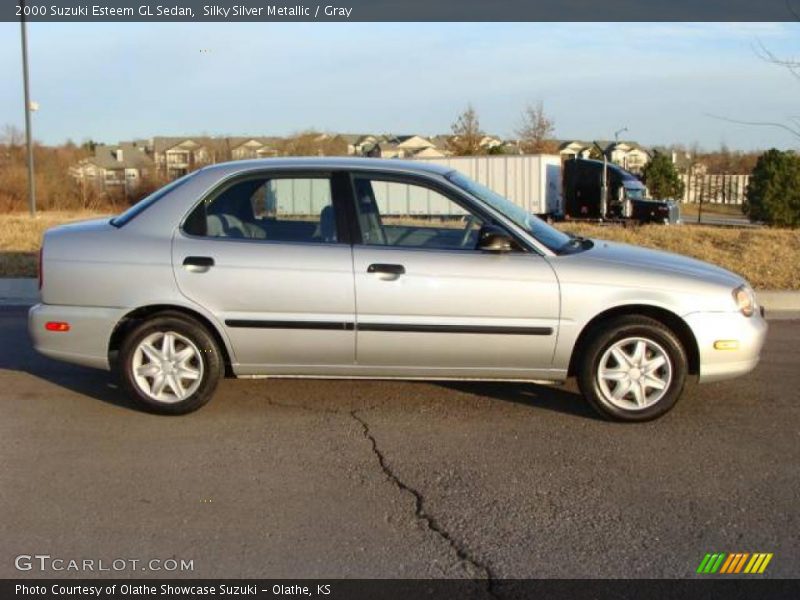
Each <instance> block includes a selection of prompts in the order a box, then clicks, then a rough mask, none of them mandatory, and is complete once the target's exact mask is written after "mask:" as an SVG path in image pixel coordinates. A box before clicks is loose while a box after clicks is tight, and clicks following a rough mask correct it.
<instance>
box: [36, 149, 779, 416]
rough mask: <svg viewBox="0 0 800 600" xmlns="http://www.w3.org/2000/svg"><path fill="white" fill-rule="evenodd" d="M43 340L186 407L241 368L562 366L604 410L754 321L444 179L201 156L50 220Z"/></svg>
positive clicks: (358, 371)
mask: <svg viewBox="0 0 800 600" xmlns="http://www.w3.org/2000/svg"><path fill="white" fill-rule="evenodd" d="M40 265H41V267H40V268H41V273H40V277H41V294H42V302H41V304H38V305H36V306H34V307H33V308H32V309H31V311H30V315H29V330H30V335H31V337H32V339H33V342H34V345H35V347H36V349H37V350H39V351H40V352H42V353H43V354H46V355H47V356H50V357H53V358H57V359H61V360H65V361H70V362H74V363H78V364H81V365H88V366H90V367H99V368H103V369H114V370H117V371H118V372H119V374H120V376H121V379H122V381H123V383H124V386H125V388H126V389H127V390H128V392H129V393H130V394H131V395H132V396H133V397H134V398H136V399H137V400H139V401H140V402H141V403H142V404H143V405H144V406H145V407H147V408H150V409H153V410H156V411H159V412H164V413H173V414H175V413H186V412H189V411H192V410H195V409H197V408H199V407H200V406H202V405H203V404H205V403H206V402H207V401H208V400H209V399H210V398H211V396H212V394H213V392H214V389H215V388H216V386H217V383H218V381H219V379H220V378H221V377H223V376H224V375H225V374H229V375H233V376H238V377H255V376H267V377H321V378H338V377H342V378H401V379H491V380H509V381H548V382H560V381H563V380H565V379H566V378H568V377H570V376H572V375H574V376H576V377H577V380H578V383H579V386H580V389H581V391H582V393H583V394H584V396H585V397H586V399H587V400H588V401H589V402H590V403H591V404H592V406H594V407H595V408H596V409H597V410H598V411H600V413H602V414H603V415H605V416H607V417H611V418H616V419H621V420H629V421H642V420H646V419H652V418H654V417H657V416H659V415H662V414H663V413H665V412H666V411H667V410H669V409H670V408H671V407H672V406H673V405H674V404H675V402H676V401H677V400H678V397H679V396H680V395H681V393H682V391H683V388H684V383H685V381H686V379H687V378H688V377H689V376H697V378H698V379H699V381H700V382H706V381H717V380H720V379H726V378H730V377H735V376H737V375H742V374H744V373H747V372H748V371H750V370H751V369H753V368H754V367H755V365H756V363H757V362H758V358H759V352H760V350H761V346H762V344H763V342H764V337H765V334H766V329H767V325H766V322H765V320H764V318H763V311H761V310H760V309H759V307H758V306H757V304H756V299H755V296H754V294H753V291H752V289H751V288H750V287H749V286H748V284H747V283H746V282H745V281H744V280H743V279H742V278H740V277H739V276H737V275H735V274H733V273H731V272H729V271H725V270H723V269H721V268H718V267H715V266H713V265H710V264H706V263H703V262H700V261H697V260H692V259H689V258H685V257H682V256H677V255H673V254H667V253H664V252H658V251H653V250H645V249H642V248H637V247H633V246H626V245H622V244H615V243H610V242H605V241H602V240H589V239H583V238H578V237H572V236H569V235H567V234H564V233H562V232H560V231H558V230H556V229H553V228H552V227H550V226H549V225H547V224H545V223H544V222H542V221H541V220H539V219H537V218H536V217H534V216H532V215H530V214H528V213H527V212H526V211H525V210H524V209H522V208H520V207H519V206H517V205H515V204H513V203H512V202H510V201H508V200H506V199H504V198H502V197H501V196H499V195H498V194H496V193H494V192H492V191H491V190H489V189H487V188H485V187H483V186H481V185H479V184H477V183H475V182H473V181H471V180H469V179H468V178H466V177H464V176H463V175H461V174H459V173H458V172H456V171H453V170H450V169H447V168H444V167H440V166H433V165H430V164H426V163H411V162H401V161H381V160H375V159H323V158H314V159H290V158H287V159H267V160H259V161H240V162H234V163H227V164H219V165H214V166H210V167H206V168H204V169H201V170H199V171H196V172H194V173H191V174H189V175H186V176H185V177H183V178H181V179H178V180H177V181H174V182H173V183H171V184H169V185H167V186H166V187H164V188H162V189H161V190H159V191H157V192H155V193H154V194H152V195H151V196H149V197H147V198H145V199H144V200H142V201H141V202H139V203H138V204H136V205H135V206H133V207H132V208H130V209H128V210H127V211H126V212H124V213H122V214H121V215H119V216H117V217H115V218H113V219H111V220H108V219H98V220H93V221H87V222H83V223H76V224H69V225H62V226H60V227H56V228H54V229H51V230H49V231H48V232H47V233H46V234H45V236H44V241H43V245H42V251H41V260H40Z"/></svg>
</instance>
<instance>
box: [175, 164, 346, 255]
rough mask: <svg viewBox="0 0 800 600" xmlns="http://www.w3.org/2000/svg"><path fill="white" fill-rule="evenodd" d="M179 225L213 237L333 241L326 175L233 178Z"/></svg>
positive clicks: (330, 200) (330, 204)
mask: <svg viewBox="0 0 800 600" xmlns="http://www.w3.org/2000/svg"><path fill="white" fill-rule="evenodd" d="M184 231H186V233H189V234H191V235H200V236H204V237H213V238H234V239H254V240H267V241H276V242H302V243H314V242H317V243H335V242H337V241H338V240H337V235H336V219H335V215H334V207H333V201H332V196H331V182H330V179H328V178H323V177H302V178H301V177H285V178H284V177H281V178H256V179H246V180H244V181H239V182H237V183H234V184H232V185H230V186H229V187H228V188H226V189H225V190H223V191H222V192H221V193H219V194H216V195H214V196H212V197H211V198H210V199H208V200H206V201H204V202H202V203H201V204H200V205H199V206H198V207H197V208H196V209H195V210H194V211H193V212H192V214H191V215H190V216H189V217H188V218H187V220H186V222H185V224H184Z"/></svg>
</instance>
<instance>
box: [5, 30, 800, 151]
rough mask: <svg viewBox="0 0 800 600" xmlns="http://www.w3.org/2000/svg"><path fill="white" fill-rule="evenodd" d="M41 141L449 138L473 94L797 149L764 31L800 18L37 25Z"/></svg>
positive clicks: (597, 127) (686, 138)
mask: <svg viewBox="0 0 800 600" xmlns="http://www.w3.org/2000/svg"><path fill="white" fill-rule="evenodd" d="M28 27H29V29H28V37H29V49H30V50H29V51H30V63H31V94H32V97H33V99H34V100H36V101H38V102H39V103H40V105H41V109H40V111H39V112H38V113H36V114H35V115H34V128H35V137H36V138H37V139H39V140H42V141H44V142H45V143H60V142H62V141H64V140H65V139H66V138H72V139H73V140H75V141H81V140H84V139H87V138H92V139H95V140H99V141H106V142H114V141H118V140H122V139H130V138H135V137H150V136H152V135H184V134H201V133H204V134H215V135H244V134H253V135H255V134H261V135H269V134H276V135H284V134H288V133H291V132H294V131H299V130H302V129H307V128H312V127H313V128H316V129H319V130H326V131H340V132H362V131H365V132H394V133H406V132H417V133H423V134H433V133H445V132H447V131H449V127H450V124H451V123H452V121H453V120H454V118H455V116H456V115H457V114H458V113H459V112H460V111H461V110H462V109H463V108H464V107H465V106H466V104H467V103H468V102H471V103H472V104H473V105H474V106H475V108H476V109H477V111H478V114H479V116H480V119H481V125H482V126H483V128H484V129H485V130H487V131H489V132H491V133H496V134H498V135H503V136H512V135H513V133H514V130H515V129H516V128H517V127H518V123H519V114H520V111H521V110H522V108H523V106H524V105H525V103H526V102H530V101H537V100H541V101H543V102H544V105H545V109H546V111H547V112H548V113H549V114H550V115H551V116H552V117H553V118H554V119H555V122H556V135H557V136H558V137H560V138H581V139H601V138H606V139H607V138H611V137H613V132H614V130H615V129H619V128H621V127H627V128H628V132H627V133H625V134H623V137H626V138H630V139H636V140H638V141H640V142H642V143H645V144H670V143H683V144H686V145H691V144H693V143H695V142H697V143H699V144H700V145H701V146H703V147H706V148H716V147H718V146H719V145H720V143H723V142H724V143H726V144H728V145H729V146H731V147H733V148H741V149H758V148H766V147H771V146H775V147H778V148H787V147H794V146H797V145H798V141H797V140H796V139H793V138H792V137H791V135H789V134H788V133H786V132H784V131H781V130H780V129H772V128H758V127H748V126H742V125H733V124H730V123H726V122H723V121H719V120H715V119H713V118H710V117H708V116H707V113H713V114H719V115H723V116H728V117H731V118H739V119H747V120H770V121H785V120H787V119H788V118H789V117H790V116H798V115H800V106H799V105H798V104H799V103H798V100H800V82H798V81H797V80H795V79H793V78H792V77H791V76H790V75H789V74H788V73H786V72H785V71H783V70H781V69H779V68H777V67H774V66H772V65H769V64H767V63H765V62H764V61H763V60H761V59H759V58H758V56H757V55H756V53H755V52H754V50H753V45H754V44H755V43H757V42H758V41H759V40H760V41H761V42H762V43H763V44H764V45H766V46H767V47H769V48H770V49H771V50H772V51H774V52H775V53H776V54H779V55H782V56H795V57H800V24H797V23H785V24H777V23H762V24H758V23H752V24H735V23H720V24H688V23H661V24H644V23H629V24H615V23H595V24H579V23H564V24H552V23H477V24H466V23H346V24H342V23H336V24H325V23H307V24H303V23H281V24H279V23H255V24H249V23H248V24H240V23H213V24H202V23H159V24H142V23H124V24H111V23H101V24H57V23H33V24H29V26H28ZM0 73H2V81H3V85H2V86H0V126H2V125H4V124H12V125H17V126H21V125H22V119H23V114H22V91H21V89H22V84H21V67H20V43H19V25H18V24H16V23H0Z"/></svg>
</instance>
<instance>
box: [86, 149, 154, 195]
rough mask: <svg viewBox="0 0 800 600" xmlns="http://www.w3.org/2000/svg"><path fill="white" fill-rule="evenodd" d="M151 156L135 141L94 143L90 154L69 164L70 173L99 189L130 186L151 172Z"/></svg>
mask: <svg viewBox="0 0 800 600" xmlns="http://www.w3.org/2000/svg"><path fill="white" fill-rule="evenodd" d="M153 170H154V164H153V159H152V158H150V156H149V154H148V152H147V146H146V145H144V144H141V143H138V142H122V143H120V144H116V145H106V144H98V145H97V146H95V149H94V155H93V156H90V157H89V158H84V159H83V160H81V161H80V162H79V163H78V164H77V165H74V166H73V167H71V168H70V174H71V175H72V176H73V177H75V178H76V179H77V180H78V181H80V182H82V183H84V184H85V185H90V186H92V187H94V188H96V189H98V190H101V191H110V190H112V189H120V190H123V191H125V192H129V191H132V190H134V189H135V188H137V187H138V186H139V184H140V183H141V181H142V179H143V178H146V177H148V176H149V175H151V174H152V173H153Z"/></svg>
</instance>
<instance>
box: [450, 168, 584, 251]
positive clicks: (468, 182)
mask: <svg viewBox="0 0 800 600" xmlns="http://www.w3.org/2000/svg"><path fill="white" fill-rule="evenodd" d="M447 179H448V180H450V181H451V182H452V183H454V184H455V185H457V186H458V187H460V188H461V189H462V190H464V191H465V192H467V193H469V194H471V195H473V196H475V197H476V198H478V200H482V201H483V202H485V203H486V204H488V205H489V206H491V207H492V208H493V209H495V210H496V211H497V212H499V213H502V214H503V215H504V216H505V217H507V218H508V219H510V220H511V221H513V222H514V223H515V224H516V225H518V226H519V227H521V228H522V229H524V230H525V231H527V232H528V233H530V234H531V235H532V236H533V237H535V238H536V239H537V240H539V241H540V242H541V243H542V244H544V245H545V246H546V247H547V248H548V249H550V250H552V251H553V252H560V251H561V250H562V249H563V248H564V247H565V246H567V245H568V244H570V242H571V241H572V240H573V238H572V236H569V235H567V234H566V233H563V232H561V231H559V230H558V229H555V228H554V227H551V226H550V225H548V224H547V223H545V222H544V221H542V220H541V219H540V218H539V217H537V216H535V215H532V214H531V213H529V212H527V211H526V210H525V209H524V208H522V207H521V206H518V205H516V204H514V203H513V202H511V200H508V199H507V198H503V196H501V195H500V194H498V193H496V192H493V191H492V190H490V189H489V188H487V187H486V186H485V185H481V184H480V183H478V182H476V181H473V180H472V179H470V178H469V177H465V176H464V175H462V174H461V173H458V172H457V171H453V172H452V173H449V174H448V175H447Z"/></svg>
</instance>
